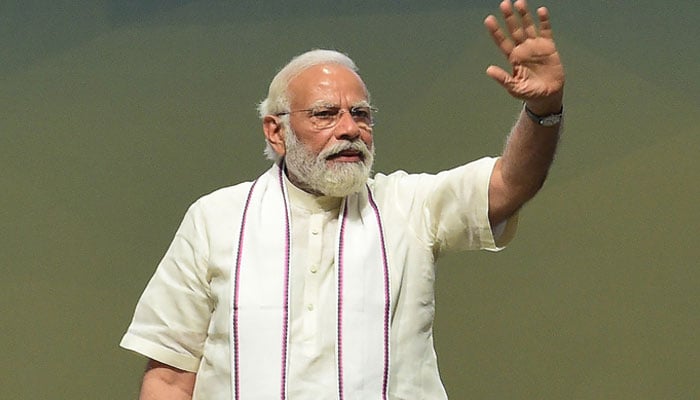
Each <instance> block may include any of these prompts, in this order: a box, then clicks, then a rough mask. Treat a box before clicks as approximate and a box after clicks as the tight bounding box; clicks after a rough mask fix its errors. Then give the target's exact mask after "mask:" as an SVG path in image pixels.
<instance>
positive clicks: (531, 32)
mask: <svg viewBox="0 0 700 400" xmlns="http://www.w3.org/2000/svg"><path fill="white" fill-rule="evenodd" d="M514 5H515V8H516V9H517V10H518V13H520V22H521V23H522V29H523V32H524V34H525V37H527V38H536V37H537V29H536V28H535V23H534V21H533V20H532V16H530V12H529V11H528V9H527V2H526V1H525V0H521V1H516V2H515V4H514Z"/></svg>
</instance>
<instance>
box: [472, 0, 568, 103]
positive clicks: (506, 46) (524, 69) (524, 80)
mask: <svg viewBox="0 0 700 400" xmlns="http://www.w3.org/2000/svg"><path fill="white" fill-rule="evenodd" d="M500 10H501V13H502V14H503V18H504V20H505V25H506V28H507V30H508V34H506V33H505V32H504V29H502V28H501V26H500V24H499V23H498V20H497V19H496V17H494V16H493V15H489V16H488V17H486V20H484V25H485V26H486V28H487V29H488V30H489V32H490V33H491V37H492V38H493V40H494V42H495V43H496V45H497V46H498V48H499V49H501V52H503V54H504V55H505V56H506V58H507V59H508V62H509V63H510V65H511V67H512V73H508V72H507V71H505V70H504V69H503V68H500V67H498V66H495V65H491V66H489V67H488V68H487V69H486V73H487V74H488V75H489V76H490V77H491V78H493V79H494V80H496V81H497V82H498V83H500V84H501V85H502V86H503V87H504V88H505V89H506V90H507V91H508V93H510V94H511V95H512V96H513V97H515V98H518V99H521V100H524V101H526V102H527V103H528V107H530V108H531V109H532V110H533V111H541V112H547V111H556V110H553V109H554V108H558V107H561V102H562V96H563V90H564V67H563V66H562V63H561V60H560V58H559V53H558V52H557V49H556V46H555V44H554V39H553V38H552V27H551V25H550V22H549V11H548V10H547V9H546V8H545V7H541V8H539V9H537V17H538V19H539V29H538V27H537V26H536V25H535V22H534V21H533V17H532V15H531V14H530V12H529V11H528V9H527V4H526V2H525V0H516V1H515V3H514V4H511V2H510V0H504V1H503V2H501V5H500ZM516 13H517V15H516Z"/></svg>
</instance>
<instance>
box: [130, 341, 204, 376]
mask: <svg viewBox="0 0 700 400" xmlns="http://www.w3.org/2000/svg"><path fill="white" fill-rule="evenodd" d="M119 346H120V347H122V348H124V349H126V350H131V351H133V352H136V353H139V354H141V355H143V356H145V357H148V358H151V359H153V360H156V361H160V362H162V363H163V364H167V365H170V366H172V367H175V368H179V369H181V370H184V371H189V372H197V370H198V369H199V362H200V360H199V359H198V358H194V357H191V356H187V355H184V354H180V353H177V352H175V351H173V350H171V349H168V348H165V347H162V346H160V345H158V344H156V343H153V342H151V341H148V340H146V339H143V338H141V337H138V336H135V335H133V334H131V333H129V332H127V333H126V334H125V335H124V337H123V338H122V341H121V342H120V343H119Z"/></svg>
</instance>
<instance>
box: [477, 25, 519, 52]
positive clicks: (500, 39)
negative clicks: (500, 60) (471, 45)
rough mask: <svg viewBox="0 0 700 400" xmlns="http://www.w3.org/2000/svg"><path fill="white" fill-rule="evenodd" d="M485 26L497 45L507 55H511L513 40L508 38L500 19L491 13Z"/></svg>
mask: <svg viewBox="0 0 700 400" xmlns="http://www.w3.org/2000/svg"><path fill="white" fill-rule="evenodd" d="M484 26H486V29H488V31H489V33H491V38H492V39H493V41H494V43H496V46H498V48H499V49H500V50H501V52H503V54H505V56H506V57H509V56H510V53H511V52H512V51H513V47H514V46H513V42H512V41H511V40H510V39H508V37H507V36H506V34H505V33H504V32H503V30H501V27H500V25H498V20H497V19H496V17H494V16H493V15H489V16H488V17H486V19H485V20H484Z"/></svg>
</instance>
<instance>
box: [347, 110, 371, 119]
mask: <svg viewBox="0 0 700 400" xmlns="http://www.w3.org/2000/svg"><path fill="white" fill-rule="evenodd" d="M350 115H352V116H353V117H354V118H357V119H362V120H367V119H370V118H371V116H372V114H371V111H370V110H369V108H367V107H355V108H353V109H351V110H350Z"/></svg>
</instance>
